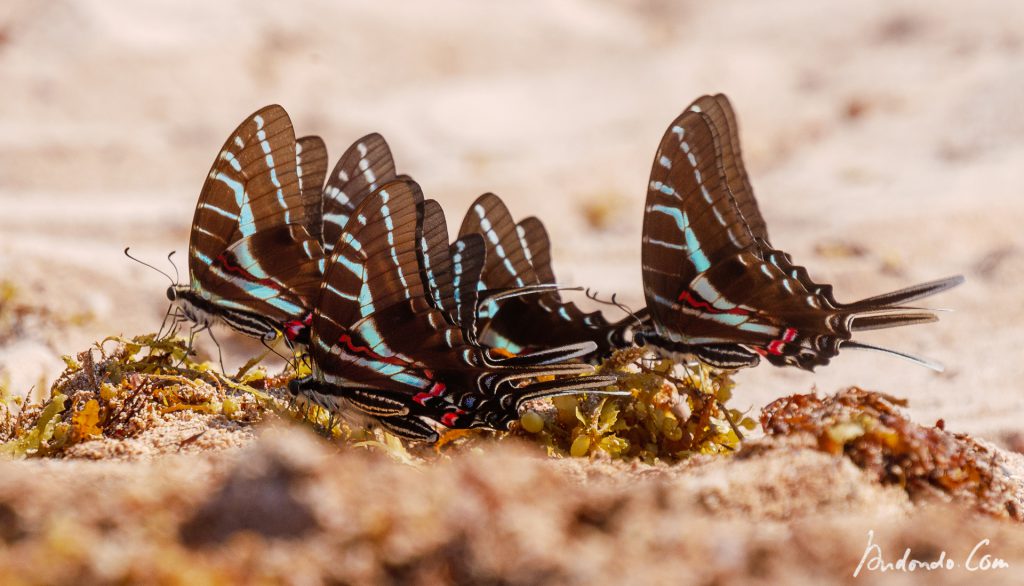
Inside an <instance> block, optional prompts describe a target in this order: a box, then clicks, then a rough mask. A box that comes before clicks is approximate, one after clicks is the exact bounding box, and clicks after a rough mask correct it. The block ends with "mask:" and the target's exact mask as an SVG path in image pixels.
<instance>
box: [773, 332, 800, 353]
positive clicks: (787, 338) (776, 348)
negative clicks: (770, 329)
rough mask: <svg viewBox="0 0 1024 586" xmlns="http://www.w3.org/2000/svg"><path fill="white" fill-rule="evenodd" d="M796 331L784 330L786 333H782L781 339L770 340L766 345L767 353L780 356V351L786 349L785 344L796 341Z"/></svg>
mask: <svg viewBox="0 0 1024 586" xmlns="http://www.w3.org/2000/svg"><path fill="white" fill-rule="evenodd" d="M796 334H797V332H796V330H795V329H793V328H786V331H784V332H782V337H781V338H779V339H778V340H772V341H771V342H770V343H769V344H768V353H769V354H773V355H775V356H778V355H780V354H782V350H783V349H784V348H785V347H786V343H787V342H792V341H793V340H795V339H796Z"/></svg>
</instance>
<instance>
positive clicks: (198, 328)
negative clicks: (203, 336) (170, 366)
mask: <svg viewBox="0 0 1024 586" xmlns="http://www.w3.org/2000/svg"><path fill="white" fill-rule="evenodd" d="M209 327H210V326H208V325H206V324H195V325H194V326H192V327H191V328H189V330H188V346H186V347H185V355H184V356H182V357H181V361H180V362H178V368H181V365H182V364H185V360H186V359H187V358H188V357H189V356H191V355H192V352H193V350H194V344H195V341H196V334H198V333H200V332H202V331H203V330H205V329H208V328H209Z"/></svg>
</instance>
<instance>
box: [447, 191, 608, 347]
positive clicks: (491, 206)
mask: <svg viewBox="0 0 1024 586" xmlns="http://www.w3.org/2000/svg"><path fill="white" fill-rule="evenodd" d="M472 233H478V234H481V235H482V236H483V237H484V242H485V243H486V245H487V260H486V263H485V266H484V271H483V275H482V279H481V280H482V287H483V288H484V289H488V290H491V291H497V292H500V291H502V290H505V289H521V288H524V287H536V286H537V285H555V284H556V281H555V274H554V271H553V270H552V268H551V246H550V241H549V239H548V235H547V230H545V228H544V225H543V224H542V223H541V221H540V220H538V219H537V218H534V217H531V218H527V219H525V220H523V221H522V222H520V223H518V224H516V222H515V220H514V219H513V217H512V214H511V213H510V212H509V210H508V208H507V207H506V206H505V204H504V202H502V201H501V199H500V198H498V196H496V195H494V194H485V195H483V196H481V197H480V198H478V199H477V200H476V202H474V203H473V205H472V206H471V207H470V210H469V212H467V214H466V217H465V219H464V220H463V223H462V228H461V229H460V234H464V235H465V234H472ZM482 313H483V317H484V318H485V319H483V320H482V322H481V324H480V341H481V342H482V343H483V344H484V345H487V346H490V347H495V348H503V349H505V350H508V351H510V352H516V353H518V352H521V351H523V350H524V349H527V348H553V347H558V346H563V345H568V344H576V343H581V342H587V341H593V342H595V343H596V344H597V346H598V347H597V351H596V352H595V354H594V355H593V356H592V357H591V358H593V357H596V356H600V355H604V354H606V353H607V352H608V351H610V350H611V349H612V348H613V347H614V346H617V345H623V344H624V343H625V342H624V341H621V332H620V330H621V329H622V327H625V324H622V326H621V327H620V325H619V324H615V325H613V324H609V323H608V321H607V320H606V319H605V318H604V316H603V315H602V314H601V313H600V312H593V313H586V312H583V311H582V310H580V309H579V308H578V307H577V306H576V305H575V304H574V303H566V302H563V301H562V299H561V297H560V296H559V295H558V293H557V291H546V292H538V291H534V292H530V293H527V294H524V295H518V296H515V297H510V298H507V299H505V300H502V301H500V302H497V303H495V302H490V303H487V304H486V305H485V306H484V311H483V312H482Z"/></svg>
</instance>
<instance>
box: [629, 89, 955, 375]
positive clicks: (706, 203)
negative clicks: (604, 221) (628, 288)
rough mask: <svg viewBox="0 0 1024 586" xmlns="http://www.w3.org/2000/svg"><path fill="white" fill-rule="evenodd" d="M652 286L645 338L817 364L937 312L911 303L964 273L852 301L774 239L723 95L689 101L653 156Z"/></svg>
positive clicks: (648, 212)
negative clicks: (869, 333) (860, 336)
mask: <svg viewBox="0 0 1024 586" xmlns="http://www.w3.org/2000/svg"><path fill="white" fill-rule="evenodd" d="M642 263H643V286H644V295H645V297H646V300H647V309H648V310H649V312H650V317H651V327H649V328H646V329H645V330H643V331H641V332H639V333H638V334H637V338H638V341H641V342H645V343H647V344H650V345H653V346H655V347H656V348H658V349H659V350H661V351H662V352H663V353H671V354H685V355H688V356H695V357H696V358H698V359H700V360H702V361H704V362H706V363H708V364H711V365H713V366H718V367H723V368H738V367H743V366H752V365H755V364H757V363H758V361H759V359H760V357H764V358H766V359H767V360H768V361H769V362H771V363H772V364H774V365H777V366H782V365H790V366H797V367H800V368H804V369H807V370H812V369H813V368H814V367H816V366H821V365H825V364H828V362H829V360H830V359H831V358H832V357H834V356H836V354H837V353H838V352H839V349H840V348H851V347H852V348H869V349H874V350H882V351H885V352H889V353H892V354H896V355H899V356H903V357H907V358H910V359H911V360H915V361H917V362H919V363H922V364H925V365H926V366H932V367H936V368H937V365H933V364H931V363H928V362H927V361H924V360H922V359H918V358H915V357H912V356H908V355H905V354H902V353H899V352H896V351H893V350H887V349H883V348H876V347H874V346H868V345H866V344H861V343H858V342H855V341H853V340H852V339H851V338H852V335H853V333H854V332H857V331H860V330H871V329H878V328H889V327H896V326H903V325H909V324H917V323H925V322H930V321H935V319H936V317H935V315H934V314H933V313H931V312H929V311H926V310H921V309H917V308H909V307H906V306H905V304H907V303H909V302H911V301H914V300H917V299H921V298H923V297H927V296H929V295H934V294H936V293H939V292H941V291H945V290H946V289H949V288H951V287H954V286H956V285H958V284H960V283H962V282H963V277H960V276H956V277H950V278H946V279H941V280H938V281H933V282H929V283H923V284H920V285H915V286H912V287H908V288H906V289H901V290H899V291H894V292H892V293H886V294H883V295H878V296H875V297H870V298H868V299H863V300H861V301H857V302H855V303H840V302H838V301H837V300H836V299H835V297H834V296H833V294H832V287H831V286H830V285H820V284H818V283H815V282H813V281H812V280H811V279H810V276H809V275H808V274H807V271H806V269H804V268H803V267H801V266H798V265H795V264H794V263H793V261H792V259H791V258H790V256H789V255H788V254H786V253H784V252H782V251H780V250H777V249H775V248H773V247H772V245H771V244H770V242H769V240H768V231H767V228H766V226H765V222H764V219H763V218H762V217H761V213H760V211H759V209H758V206H757V201H756V200H755V199H754V193H753V190H752V189H751V186H750V181H749V179H748V177H747V172H746V170H745V169H744V166H743V161H742V158H741V153H740V144H739V135H738V134H737V124H736V117H735V115H734V114H733V111H732V107H731V106H730V104H729V100H728V99H727V98H726V97H725V96H723V95H721V94H719V95H716V96H704V97H701V98H699V99H698V100H697V101H695V102H694V103H693V104H691V105H690V106H689V107H688V108H687V109H686V110H685V111H684V112H683V113H682V114H681V115H680V116H679V117H678V118H676V120H675V121H673V122H672V124H671V125H670V126H669V128H668V130H667V131H666V132H665V135H664V137H663V138H662V140H661V144H660V146H659V147H658V152H657V153H656V154H655V157H654V165H653V167H652V169H651V178H650V183H649V186H648V191H647V202H646V207H645V209H644V225H643V246H642Z"/></svg>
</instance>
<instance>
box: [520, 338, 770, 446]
mask: <svg viewBox="0 0 1024 586" xmlns="http://www.w3.org/2000/svg"><path fill="white" fill-rule="evenodd" d="M598 371H599V372H600V373H601V374H614V375H616V376H618V377H619V382H618V387H619V388H620V389H622V390H625V391H629V393H630V394H629V396H628V397H597V396H586V395H575V396H565V397H558V398H556V399H554V400H553V401H552V404H553V407H554V408H553V409H544V408H542V407H538V408H536V409H534V410H531V411H528V412H527V413H526V414H524V416H523V420H524V425H523V427H524V431H525V432H526V433H528V434H529V435H528V437H531V438H533V439H535V440H536V441H538V442H540V443H541V444H542V445H544V446H545V447H546V448H547V450H548V452H549V454H551V455H557V456H572V457H584V456H587V457H590V456H597V455H601V456H605V457H610V458H613V459H632V458H638V459H641V460H644V461H647V462H654V461H659V460H660V461H674V460H680V459H683V458H686V457H689V456H691V455H693V454H720V453H731V452H732V451H734V450H735V449H736V448H737V447H738V445H739V442H740V440H741V439H742V436H741V431H740V428H746V429H754V428H755V427H756V423H755V422H754V421H753V420H752V419H750V418H748V417H747V416H746V415H745V414H744V413H741V412H740V411H738V410H736V409H730V408H728V407H726V404H727V403H728V401H729V400H730V399H731V398H732V390H733V382H732V379H731V378H730V376H729V374H728V373H726V372H723V371H717V370H715V369H712V368H709V367H707V366H704V365H693V366H685V365H677V364H675V363H673V362H672V361H669V360H657V361H655V362H653V364H651V365H649V366H648V365H647V360H646V358H645V357H644V352H643V350H642V349H637V348H633V349H628V350H622V351H620V352H618V353H616V354H615V355H614V356H612V357H611V358H609V359H608V360H607V361H606V362H605V363H604V364H603V365H601V367H599V368H598ZM680 371H681V372H680ZM538 419H539V420H540V421H542V422H543V425H542V429H538V427H541V426H540V425H539V424H538V421H537V420H538ZM527 420H529V426H530V428H529V429H527V428H526V423H525V422H526V421H527Z"/></svg>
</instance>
